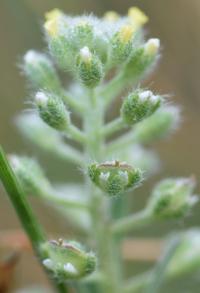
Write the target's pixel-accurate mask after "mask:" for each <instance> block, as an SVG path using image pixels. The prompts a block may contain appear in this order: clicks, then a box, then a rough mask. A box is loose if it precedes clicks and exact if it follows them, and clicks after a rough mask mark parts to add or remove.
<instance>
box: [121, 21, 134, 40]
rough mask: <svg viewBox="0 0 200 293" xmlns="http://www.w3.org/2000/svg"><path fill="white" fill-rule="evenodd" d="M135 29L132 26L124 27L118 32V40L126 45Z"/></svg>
mask: <svg viewBox="0 0 200 293" xmlns="http://www.w3.org/2000/svg"><path fill="white" fill-rule="evenodd" d="M134 32H135V28H134V27H133V26H132V25H124V26H123V27H122V28H121V29H120V31H119V38H120V41H121V42H122V43H128V42H129V41H130V40H131V38H132V37H133V33H134Z"/></svg>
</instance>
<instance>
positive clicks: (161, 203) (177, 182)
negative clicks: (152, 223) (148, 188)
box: [148, 178, 197, 218]
mask: <svg viewBox="0 0 200 293" xmlns="http://www.w3.org/2000/svg"><path fill="white" fill-rule="evenodd" d="M194 186H195V182H194V179H193V178H178V179H165V180H163V181H161V182H160V183H158V184H157V185H156V186H155V188H154V190H153V192H152V196H151V199H150V202H149V205H148V208H149V209H150V211H151V212H152V214H153V215H154V216H155V217H158V218H180V217H183V216H185V215H186V214H187V213H188V211H189V210H190V208H191V207H192V206H193V205H194V204H195V203H196V202H197V197H196V196H194V195H192V193H193V190H194Z"/></svg>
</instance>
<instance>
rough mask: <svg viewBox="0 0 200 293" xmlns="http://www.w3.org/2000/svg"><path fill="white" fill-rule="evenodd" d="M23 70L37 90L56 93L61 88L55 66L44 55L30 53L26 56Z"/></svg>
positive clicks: (34, 52)
mask: <svg viewBox="0 0 200 293" xmlns="http://www.w3.org/2000/svg"><path fill="white" fill-rule="evenodd" d="M23 70H24V72H25V74H26V76H27V77H28V79H29V80H30V82H31V84H32V85H33V87H34V88H36V89H45V90H49V91H56V90H58V89H59V88H60V82H59V78H58V75H57V73H56V71H55V69H54V67H53V64H52V63H51V61H50V60H49V59H48V58H47V56H46V55H44V54H41V53H38V52H36V51H32V50H31V51H28V52H27V53H26V55H25V56H24V64H23Z"/></svg>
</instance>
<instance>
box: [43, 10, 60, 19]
mask: <svg viewBox="0 0 200 293" xmlns="http://www.w3.org/2000/svg"><path fill="white" fill-rule="evenodd" d="M61 14H62V12H61V10H59V9H57V8H55V9H52V10H50V11H48V12H46V13H45V18H46V20H52V19H57V18H58V17H59V16H60V15H61Z"/></svg>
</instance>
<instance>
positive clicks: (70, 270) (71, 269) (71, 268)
mask: <svg viewBox="0 0 200 293" xmlns="http://www.w3.org/2000/svg"><path fill="white" fill-rule="evenodd" d="M63 268H64V270H65V271H66V272H67V273H70V274H72V275H77V274H78V271H77V269H76V268H75V267H74V266H73V264H71V263H70V262H68V263H66V264H64V266H63Z"/></svg>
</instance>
